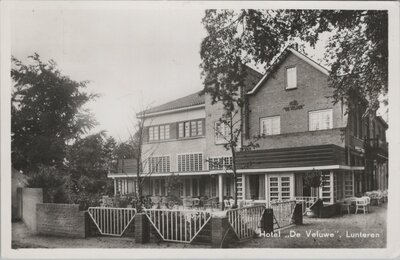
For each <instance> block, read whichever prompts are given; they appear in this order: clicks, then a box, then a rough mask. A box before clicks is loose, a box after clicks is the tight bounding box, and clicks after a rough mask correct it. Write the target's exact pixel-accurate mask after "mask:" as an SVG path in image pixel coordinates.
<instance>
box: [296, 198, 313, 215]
mask: <svg viewBox="0 0 400 260" xmlns="http://www.w3.org/2000/svg"><path fill="white" fill-rule="evenodd" d="M295 199H296V202H297V203H301V205H302V208H303V215H304V214H305V213H306V211H307V209H309V208H310V207H311V205H313V204H314V203H315V202H316V201H317V197H295Z"/></svg>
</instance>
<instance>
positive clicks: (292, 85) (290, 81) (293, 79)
mask: <svg viewBox="0 0 400 260" xmlns="http://www.w3.org/2000/svg"><path fill="white" fill-rule="evenodd" d="M296 88H297V69H296V67H290V68H286V89H296Z"/></svg>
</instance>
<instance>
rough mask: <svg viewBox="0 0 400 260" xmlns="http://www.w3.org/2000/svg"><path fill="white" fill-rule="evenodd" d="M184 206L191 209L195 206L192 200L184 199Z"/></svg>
mask: <svg viewBox="0 0 400 260" xmlns="http://www.w3.org/2000/svg"><path fill="white" fill-rule="evenodd" d="M182 205H183V207H184V208H191V207H192V206H193V201H192V199H188V198H186V199H182Z"/></svg>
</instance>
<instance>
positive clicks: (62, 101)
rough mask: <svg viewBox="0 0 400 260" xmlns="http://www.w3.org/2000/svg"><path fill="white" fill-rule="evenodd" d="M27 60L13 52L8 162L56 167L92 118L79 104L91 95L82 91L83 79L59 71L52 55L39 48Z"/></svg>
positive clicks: (34, 167)
mask: <svg viewBox="0 0 400 260" xmlns="http://www.w3.org/2000/svg"><path fill="white" fill-rule="evenodd" d="M29 60H30V62H31V64H28V65H26V64H23V63H22V62H21V61H19V60H18V59H16V58H14V57H13V58H12V64H13V68H12V70H11V77H12V79H13V82H14V85H13V88H12V99H11V104H12V107H11V133H12V139H11V143H12V149H11V150H12V165H13V167H15V168H16V169H18V170H24V171H25V172H32V171H37V170H38V168H39V165H45V166H56V167H61V166H62V164H63V161H64V159H65V156H66V149H67V144H68V143H71V142H72V141H73V140H75V139H76V138H77V137H79V136H80V135H81V134H83V133H86V132H87V131H88V130H89V129H91V128H92V127H93V126H94V124H95V120H94V119H93V117H92V115H91V113H90V112H89V111H88V110H86V109H84V105H85V104H86V103H87V102H88V101H90V100H93V99H94V98H95V97H96V95H94V94H89V93H87V92H85V91H84V89H85V87H86V85H87V83H88V82H87V81H81V82H78V81H74V80H72V79H70V78H69V77H68V76H65V75H63V74H62V73H61V72H60V71H59V70H58V69H57V65H56V63H55V62H54V61H53V60H50V61H48V62H43V61H42V60H41V59H40V57H39V55H38V54H36V53H35V54H34V55H33V56H29Z"/></svg>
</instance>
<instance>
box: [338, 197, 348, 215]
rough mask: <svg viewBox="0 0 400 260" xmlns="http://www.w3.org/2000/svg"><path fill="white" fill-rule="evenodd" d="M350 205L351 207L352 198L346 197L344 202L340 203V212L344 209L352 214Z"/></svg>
mask: <svg viewBox="0 0 400 260" xmlns="http://www.w3.org/2000/svg"><path fill="white" fill-rule="evenodd" d="M350 207H351V200H349V199H345V200H343V202H342V203H341V204H340V213H342V212H343V210H347V214H350Z"/></svg>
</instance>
